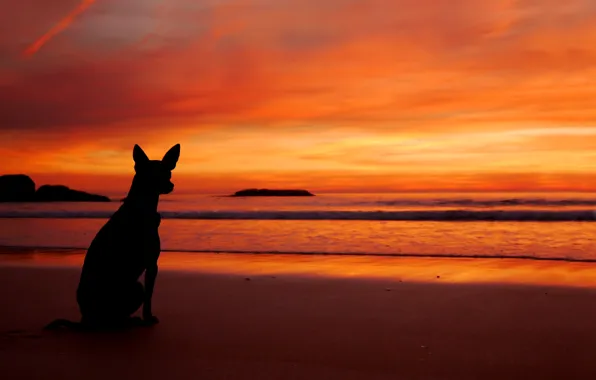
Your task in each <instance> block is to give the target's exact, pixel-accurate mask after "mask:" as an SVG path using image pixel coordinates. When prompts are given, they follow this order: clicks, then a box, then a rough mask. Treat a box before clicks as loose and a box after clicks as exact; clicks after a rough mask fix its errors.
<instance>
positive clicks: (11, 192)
mask: <svg viewBox="0 0 596 380" xmlns="http://www.w3.org/2000/svg"><path fill="white" fill-rule="evenodd" d="M34 196H35V182H33V180H32V179H31V178H29V177H28V176H26V175H24V174H8V175H2V176H0V202H30V201H33V198H34Z"/></svg>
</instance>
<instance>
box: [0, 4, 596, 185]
mask: <svg viewBox="0 0 596 380" xmlns="http://www.w3.org/2000/svg"><path fill="white" fill-rule="evenodd" d="M49 3H50V2H48V1H43V0H23V1H18V2H11V3H10V4H7V5H5V6H4V9H3V12H0V13H2V15H1V16H0V22H2V25H4V27H3V28H2V31H1V32H0V52H1V53H2V54H1V58H0V85H1V87H2V89H3V90H2V91H0V102H2V104H3V107H2V109H1V110H0V139H1V140H0V141H1V142H0V154H1V155H2V157H3V159H2V162H3V170H2V172H3V173H0V174H4V173H26V174H30V175H31V176H32V177H33V178H34V179H35V180H36V182H45V183H47V182H61V183H66V184H69V185H72V186H76V187H79V188H84V189H88V190H96V191H101V190H115V189H116V190H118V189H124V188H126V187H127V186H128V184H129V182H130V175H131V173H132V167H133V163H132V147H133V145H134V144H135V143H138V144H140V145H141V146H142V147H143V149H145V151H146V152H147V154H148V155H149V156H150V157H151V158H154V159H159V158H161V157H162V155H163V153H164V152H165V151H166V150H167V149H168V148H169V147H170V146H172V145H174V144H176V143H181V145H182V155H181V159H180V162H179V165H178V168H177V169H176V174H175V177H174V178H175V180H176V181H177V188H178V189H187V190H191V189H192V190H194V189H198V190H204V191H215V192H219V191H226V192H227V191H232V190H237V189H238V188H243V187H302V188H308V189H311V190H313V191H319V192H324V191H339V192H350V191H421V190H422V191H431V190H432V191H445V190H448V191H458V190H468V191H470V190H481V191H489V190H511V191H539V190H557V191H573V190H579V191H593V190H595V189H596V181H594V180H593V179H592V178H593V175H594V173H595V172H596V87H595V86H594V85H593V80H592V78H593V77H594V75H595V74H596V65H595V64H594V63H596V23H595V22H594V21H596V5H595V3H594V2H592V1H588V0H569V1H565V2H561V1H555V0H525V1H512V0H484V1H478V0H416V1H414V0H396V1H393V2H388V1H382V0H366V1H360V0H357V1H353V0H329V1H324V2H321V1H313V0H281V1H270V0H206V1H201V2H196V1H190V0H167V1H164V0H129V1H126V2H124V1H120V0H97V1H89V0H87V1H83V2H81V1H80V0H57V1H52V2H51V5H50V4H49ZM90 5H92V6H90ZM42 46H43V48H41V47H42ZM23 52H25V55H26V56H27V57H28V58H27V59H24V58H23Z"/></svg>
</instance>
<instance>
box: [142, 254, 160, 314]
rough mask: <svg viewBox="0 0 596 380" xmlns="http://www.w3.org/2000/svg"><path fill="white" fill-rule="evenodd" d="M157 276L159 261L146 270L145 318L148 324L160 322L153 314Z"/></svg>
mask: <svg viewBox="0 0 596 380" xmlns="http://www.w3.org/2000/svg"><path fill="white" fill-rule="evenodd" d="M156 278H157V263H155V264H152V265H151V266H149V267H148V268H147V269H146V270H145V302H144V303H143V319H144V320H145V323H147V324H155V323H158V322H159V320H158V319H157V318H156V317H155V316H154V315H153V313H152V309H151V299H152V298H153V288H154V287H155V279H156Z"/></svg>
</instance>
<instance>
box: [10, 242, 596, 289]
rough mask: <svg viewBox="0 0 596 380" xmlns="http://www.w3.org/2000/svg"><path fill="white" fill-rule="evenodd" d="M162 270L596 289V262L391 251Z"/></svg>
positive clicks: (33, 255)
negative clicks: (407, 253) (441, 255)
mask: <svg viewBox="0 0 596 380" xmlns="http://www.w3.org/2000/svg"><path fill="white" fill-rule="evenodd" d="M84 253H85V251H84V250H79V249H46V248H24V247H22V248H19V249H17V250H7V249H4V248H3V247H0V268H2V267H39V268H45V267H47V268H51V267H62V268H77V269H80V267H81V265H82V263H83V259H84ZM159 267H160V271H164V270H166V271H174V272H191V273H198V274H224V275H234V276H236V275H237V276H244V277H251V276H252V277H255V276H256V277H258V276H299V277H308V278H353V279H364V280H383V281H385V280H387V281H398V282H417V283H443V284H513V285H540V286H567V287H575V288H578V287H579V288H596V265H595V264H594V263H593V262H584V261H573V260H569V261H557V260H548V259H541V260H533V259H530V260H528V259H525V258H523V259H520V258H468V257H420V256H419V257H416V256H413V257H412V256H410V257H408V256H402V257H395V256H386V255H378V256H373V255H291V254H289V255H288V254H265V253H259V254H251V253H241V254H239V253H208V252H205V253H188V252H181V251H166V252H162V254H161V256H160V259H159Z"/></svg>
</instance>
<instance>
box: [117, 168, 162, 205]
mask: <svg viewBox="0 0 596 380" xmlns="http://www.w3.org/2000/svg"><path fill="white" fill-rule="evenodd" d="M158 203H159V192H157V191H151V190H147V189H146V188H144V187H143V186H142V185H141V184H140V183H139V181H138V179H137V176H135V177H134V179H133V180H132V185H131V186H130V190H129V191H128V195H127V196H126V198H125V199H124V204H126V205H128V206H130V207H131V208H133V209H135V210H136V211H139V212H141V213H143V214H157V204H158Z"/></svg>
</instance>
